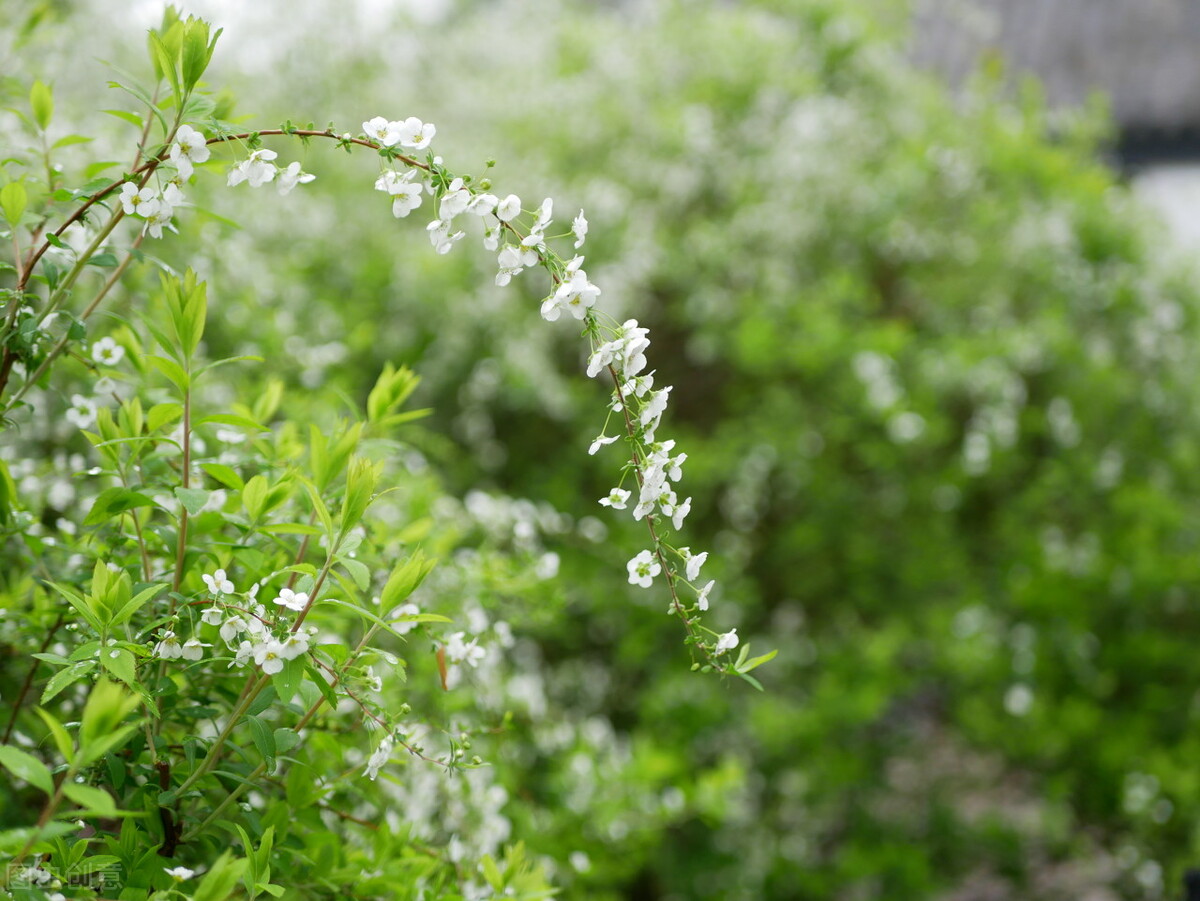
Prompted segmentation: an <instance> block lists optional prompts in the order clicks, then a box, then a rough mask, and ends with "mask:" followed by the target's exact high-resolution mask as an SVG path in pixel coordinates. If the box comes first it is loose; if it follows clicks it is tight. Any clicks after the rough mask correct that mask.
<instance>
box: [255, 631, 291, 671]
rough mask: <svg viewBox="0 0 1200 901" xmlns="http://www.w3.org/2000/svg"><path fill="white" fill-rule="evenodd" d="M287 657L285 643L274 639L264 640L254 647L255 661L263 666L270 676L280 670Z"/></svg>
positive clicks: (263, 669)
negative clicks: (284, 648)
mask: <svg viewBox="0 0 1200 901" xmlns="http://www.w3.org/2000/svg"><path fill="white" fill-rule="evenodd" d="M286 659H288V658H287V657H285V656H284V652H283V645H281V644H280V643H279V642H277V641H274V640H271V641H266V642H263V643H262V644H260V645H259V646H258V647H256V648H255V649H254V662H255V663H257V664H258V665H259V666H261V667H262V671H263V672H264V673H266V674H267V675H268V676H271V675H274V674H275V673H278V672H280V671H281V670H282V669H283V661H284V660H286Z"/></svg>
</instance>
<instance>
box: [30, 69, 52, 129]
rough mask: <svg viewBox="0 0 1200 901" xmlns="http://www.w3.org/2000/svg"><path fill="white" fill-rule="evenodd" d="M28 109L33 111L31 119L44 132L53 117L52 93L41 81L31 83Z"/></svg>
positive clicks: (48, 86)
mask: <svg viewBox="0 0 1200 901" xmlns="http://www.w3.org/2000/svg"><path fill="white" fill-rule="evenodd" d="M29 108H30V109H32V110H33V118H34V120H36V122H37V124H38V126H39V127H40V128H41V129H42V131H45V130H46V127H47V126H48V125H49V124H50V120H51V118H53V116H54V92H53V91H52V90H51V89H50V85H48V84H45V83H43V82H42V81H41V80H38V81H35V82H34V83H33V88H32V90H30V92H29Z"/></svg>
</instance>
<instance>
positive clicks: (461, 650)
mask: <svg viewBox="0 0 1200 901" xmlns="http://www.w3.org/2000/svg"><path fill="white" fill-rule="evenodd" d="M466 634H467V633H466V632H455V633H454V634H453V635H451V636H450V640H449V641H447V642H446V657H447V659H449V660H450V661H451V662H452V663H466V664H468V665H469V666H472V667H474V666H478V665H479V661H480V660H482V659H483V658H484V657H486V656H487V650H486V649H485V648H481V647H479V644H478V641H479V639H478V638H472V639H471V640H470V641H464V640H463V639H464V638H465V637H466Z"/></svg>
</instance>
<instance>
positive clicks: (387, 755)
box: [363, 735, 393, 782]
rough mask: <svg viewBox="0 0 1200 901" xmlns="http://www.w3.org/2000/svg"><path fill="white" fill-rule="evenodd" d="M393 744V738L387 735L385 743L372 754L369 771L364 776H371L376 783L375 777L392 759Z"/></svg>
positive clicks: (368, 762) (368, 765)
mask: <svg viewBox="0 0 1200 901" xmlns="http://www.w3.org/2000/svg"><path fill="white" fill-rule="evenodd" d="M392 744H393V742H392V736H390V735H385V736H384V737H383V741H381V742H380V743H379V746H378V747H377V748H376V749H375V750H374V751H373V752H372V753H371V756H370V758H369V759H368V760H367V769H366V772H364V773H363V775H364V776H369V777H370V778H371V781H372V782H374V781H375V777H376V776H378V775H379V771H380V770H381V769H383V767H385V766H386V765H387V762H388V761H389V760H390V759H391V757H392Z"/></svg>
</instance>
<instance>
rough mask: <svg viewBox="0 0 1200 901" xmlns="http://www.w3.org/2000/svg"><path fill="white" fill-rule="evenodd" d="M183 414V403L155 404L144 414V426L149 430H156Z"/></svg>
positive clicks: (152, 431)
mask: <svg viewBox="0 0 1200 901" xmlns="http://www.w3.org/2000/svg"><path fill="white" fill-rule="evenodd" d="M182 415H183V404H176V403H170V404H155V405H154V406H153V407H151V408H150V412H148V413H147V414H146V428H147V429H148V430H149V431H150V432H151V433H154V432H157V431H158V430H159V429H161V428H162V427H163V426H165V425H168V424H170V423H172V422H174V421H175V420H176V419H178V418H179V417H180V416H182Z"/></svg>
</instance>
